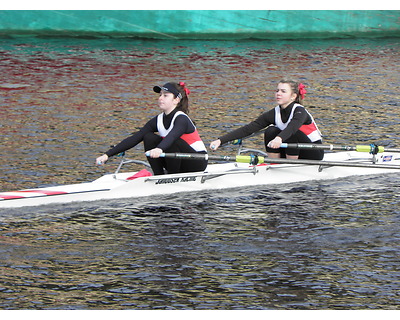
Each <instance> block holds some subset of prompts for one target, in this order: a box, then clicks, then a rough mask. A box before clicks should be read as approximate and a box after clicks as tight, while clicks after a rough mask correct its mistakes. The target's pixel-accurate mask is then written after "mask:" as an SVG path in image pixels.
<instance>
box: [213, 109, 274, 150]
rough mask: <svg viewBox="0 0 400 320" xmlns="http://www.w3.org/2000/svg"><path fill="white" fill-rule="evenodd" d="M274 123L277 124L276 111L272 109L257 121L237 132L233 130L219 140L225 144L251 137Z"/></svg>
mask: <svg viewBox="0 0 400 320" xmlns="http://www.w3.org/2000/svg"><path fill="white" fill-rule="evenodd" d="M274 122H275V111H274V109H271V110H269V111H267V112H264V113H263V114H261V115H260V116H259V117H258V118H257V119H256V120H254V121H252V122H250V123H249V124H247V125H245V126H243V127H241V128H238V129H236V130H233V131H232V132H229V133H227V134H225V135H223V136H222V137H220V138H219V139H220V140H221V143H222V144H224V143H226V142H228V141H232V140H235V139H240V138H244V137H247V136H249V135H251V134H252V133H254V132H257V131H260V130H261V129H264V128H265V127H268V126H269V125H270V124H273V123H274Z"/></svg>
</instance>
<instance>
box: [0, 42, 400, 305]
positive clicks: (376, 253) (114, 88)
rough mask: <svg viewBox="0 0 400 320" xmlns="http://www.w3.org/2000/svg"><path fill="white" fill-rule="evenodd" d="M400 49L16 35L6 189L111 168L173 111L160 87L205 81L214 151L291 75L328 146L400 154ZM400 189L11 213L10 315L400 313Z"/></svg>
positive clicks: (203, 99) (386, 184)
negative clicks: (107, 157)
mask: <svg viewBox="0 0 400 320" xmlns="http://www.w3.org/2000/svg"><path fill="white" fill-rule="evenodd" d="M399 47H400V45H399V41H398V39H370V40H361V39H359V40H357V39H351V40H329V41H317V40H315V41H310V40H307V41H305V42H302V41H237V42H234V41H182V42H179V41H174V42H171V41H139V40H126V39H125V40H109V39H103V40H82V39H28V38H21V39H2V40H1V46H0V57H1V71H2V75H3V77H2V80H1V81H0V94H1V95H0V116H1V118H0V137H1V138H0V139H1V140H0V141H1V145H2V151H1V160H0V179H1V180H0V186H1V188H0V189H1V190H2V191H9V190H15V189H19V188H30V187H36V186H43V185H53V184H64V183H75V182H81V181H89V180H93V179H95V178H97V177H99V176H100V175H102V174H103V173H105V172H109V171H112V170H113V169H115V165H116V162H115V161H114V162H111V163H110V164H108V165H107V167H106V168H96V167H94V166H93V162H94V159H95V158H96V157H97V156H98V155H99V154H100V153H101V152H102V151H105V150H106V149H107V148H108V146H109V145H110V144H112V143H115V142H118V141H119V140H121V139H122V138H123V137H125V136H126V135H127V134H129V133H130V132H132V131H134V130H135V129H136V128H138V127H140V126H141V125H143V124H144V123H145V121H146V120H147V119H148V118H150V117H152V116H154V115H155V114H157V113H158V109H157V106H156V103H155V101H156V96H155V94H154V93H153V92H152V90H151V88H152V86H153V85H155V84H162V83H164V82H166V81H169V80H183V81H186V82H187V83H188V85H189V87H190V89H191V90H192V94H191V107H192V108H191V116H192V117H193V118H194V119H195V121H196V123H197V125H198V127H199V129H200V133H201V135H202V136H203V138H204V140H205V141H206V143H208V142H210V141H211V140H213V139H214V138H216V137H218V135H219V134H220V133H221V132H224V131H225V130H229V129H231V128H234V127H236V126H239V125H242V124H244V123H247V122H248V121H250V120H252V119H253V118H254V117H256V116H257V115H258V114H259V113H261V112H262V111H263V110H265V109H267V108H270V107H272V106H273V91H274V88H275V85H276V82H277V81H279V79H280V78H281V77H283V76H291V77H295V78H300V80H301V81H303V82H304V83H305V84H306V85H307V87H308V92H309V94H308V95H307V99H306V101H305V104H306V106H307V107H308V108H309V109H310V110H311V111H312V113H313V115H314V116H315V118H316V119H317V121H318V124H319V126H320V129H321V130H322V132H323V134H324V137H325V140H326V141H327V142H330V143H346V144H356V143H371V142H374V143H377V144H380V145H385V146H396V147H398V146H399V145H400V142H399V134H398V133H399V129H400V124H399V114H400V110H399V105H400V95H399V92H400V81H399V80H400V76H399V67H398V66H399V65H400V56H399V54H398V52H399V49H400V48H399ZM260 140H261V139H257V138H255V139H253V140H251V141H249V142H248V146H254V147H258V148H261V141H260ZM220 152H221V153H226V154H229V153H232V152H234V150H233V148H232V147H226V148H224V149H222V150H221V151H220ZM131 156H132V157H136V158H138V159H143V155H142V149H141V146H138V147H137V148H135V150H133V151H132V152H131ZM399 178H400V174H393V175H382V176H377V177H373V178H371V177H362V178H352V179H340V180H336V181H324V182H308V183H307V184H301V183H299V184H294V185H286V186H285V185H281V186H273V187H271V186H270V187H265V188H260V187H254V188H246V189H243V190H230V191H224V192H204V193H200V194H196V195H188V194H179V195H174V196H168V197H158V198H157V199H151V198H145V199H142V200H140V201H137V200H135V201H127V200H119V201H117V200H115V201H108V202H104V201H102V202H95V203H85V204H73V205H71V204H70V205H58V206H47V207H40V208H30V209H12V210H11V209H10V210H9V209H7V210H6V209H1V210H0V257H1V258H0V308H1V309H399V305H400V293H399V292H400V290H399V289H400V280H399V279H400V267H399V265H400V264H399V256H400V249H399V247H400V233H399V223H400V209H399V204H400V197H399V192H400V187H399V183H398V181H399Z"/></svg>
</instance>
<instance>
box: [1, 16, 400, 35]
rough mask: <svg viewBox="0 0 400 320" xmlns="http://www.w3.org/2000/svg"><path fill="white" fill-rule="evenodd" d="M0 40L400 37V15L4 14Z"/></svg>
mask: <svg viewBox="0 0 400 320" xmlns="http://www.w3.org/2000/svg"><path fill="white" fill-rule="evenodd" d="M0 35H1V36H22V35H34V36H95V37H118V36H121V37H127V36H132V37H144V38H156V39H171V38H172V39H174V38H175V39H176V38H183V39H240V38H261V39H271V38H281V39H282V38H288V39H296V38H331V37H353V36H400V11H393V10H384V11H382V10H365V11H364V10H363V11H348V10H339V11H337V10H293V11H280V10H256V11H253V10H248V11H247V10H178V11H177V10H170V11H166V10H154V11H152V10H132V11H117V10H116V11H109V10H104V11H102V10H93V11H91V10H79V11H76V10H63V11H52V10H38V11H35V10H33V11H26V10H15V11H14V10H3V11H0Z"/></svg>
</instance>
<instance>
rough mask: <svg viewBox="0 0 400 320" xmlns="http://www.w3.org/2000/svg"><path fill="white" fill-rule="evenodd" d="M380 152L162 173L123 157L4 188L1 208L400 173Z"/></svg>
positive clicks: (232, 162) (396, 159)
mask: <svg viewBox="0 0 400 320" xmlns="http://www.w3.org/2000/svg"><path fill="white" fill-rule="evenodd" d="M303 147H304V145H303ZM306 147H310V146H306ZM363 151H365V150H363ZM376 151H377V152H380V153H379V154H371V153H370V154H368V153H366V152H358V151H343V152H331V153H326V154H325V157H324V160H321V161H314V160H290V159H269V158H264V157H262V156H242V155H238V156H233V157H229V156H209V155H201V156H203V157H208V158H209V160H219V161H225V163H216V164H209V165H208V167H207V169H206V170H205V171H203V172H194V173H179V174H167V175H158V176H153V175H151V173H150V172H149V171H147V170H146V169H143V170H141V171H138V172H125V173H123V172H119V171H120V169H121V167H122V166H123V165H124V164H127V163H130V162H136V161H134V160H128V159H122V161H121V163H120V165H119V167H118V169H117V171H116V172H115V173H113V174H107V175H104V176H102V177H100V178H99V179H97V180H94V181H93V182H88V183H80V184H70V185H63V186H54V187H47V188H37V189H26V190H19V191H15V192H3V193H0V208H13V207H14V208H18V207H25V206H39V205H47V204H56V203H70V202H79V201H96V200H105V199H123V198H132V199H137V198H140V197H146V196H155V195H164V194H173V193H178V192H200V191H202V190H216V189H229V188H240V187H248V186H254V188H255V189H256V187H257V186H263V185H273V184H285V183H294V182H306V181H310V180H329V179H337V178H343V177H348V176H359V175H375V174H386V173H393V172H399V169H400V152H383V149H380V150H379V151H378V149H376ZM395 151H397V150H395ZM195 155H197V154H167V155H165V156H170V157H171V156H172V157H180V158H191V157H194V156H195ZM226 161H228V162H226ZM141 163H144V162H141Z"/></svg>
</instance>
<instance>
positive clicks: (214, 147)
mask: <svg viewBox="0 0 400 320" xmlns="http://www.w3.org/2000/svg"><path fill="white" fill-rule="evenodd" d="M220 145H221V140H219V139H217V140H214V141H213V142H211V143H210V149H211V150H213V151H215V150H217V149H218V147H219V146H220Z"/></svg>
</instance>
